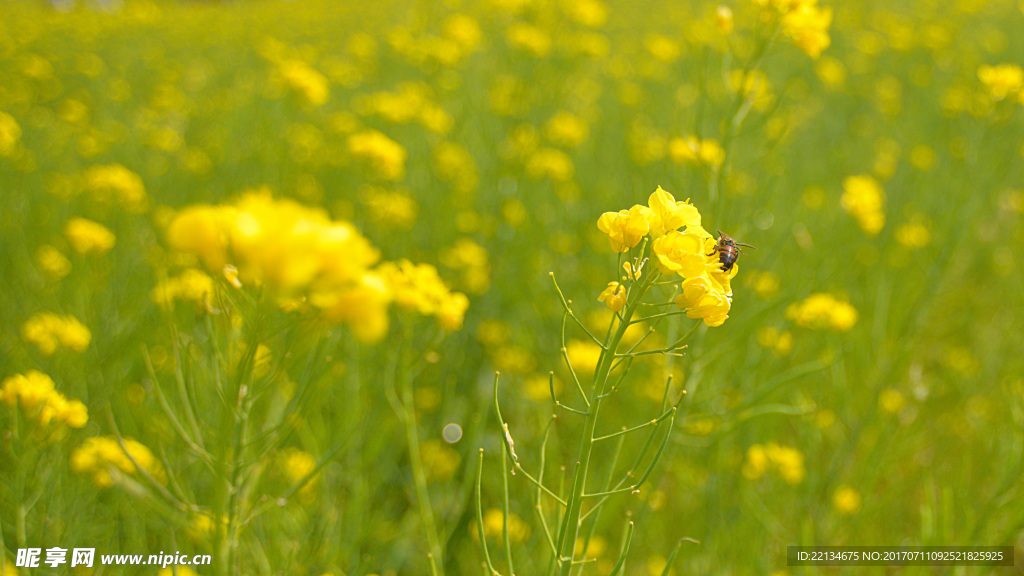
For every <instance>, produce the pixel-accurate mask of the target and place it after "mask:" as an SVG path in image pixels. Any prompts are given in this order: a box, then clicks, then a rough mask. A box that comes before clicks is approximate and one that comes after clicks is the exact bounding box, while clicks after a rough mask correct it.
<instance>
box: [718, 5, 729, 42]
mask: <svg viewBox="0 0 1024 576" xmlns="http://www.w3.org/2000/svg"><path fill="white" fill-rule="evenodd" d="M715 26H716V27H717V28H718V32H719V33H720V34H722V35H723V36H728V35H729V34H730V33H732V28H733V16H732V9H731V8H729V7H728V6H726V5H724V4H720V5H719V6H718V7H717V8H715Z"/></svg>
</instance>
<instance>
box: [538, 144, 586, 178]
mask: <svg viewBox="0 0 1024 576" xmlns="http://www.w3.org/2000/svg"><path fill="white" fill-rule="evenodd" d="M575 171H576V167H575V165H574V164H573V163H572V158H570V157H569V155H568V154H566V153H565V152H562V151H561V150H558V149H556V148H540V149H538V150H537V151H535V152H534V153H533V154H531V155H530V157H529V158H527V160H526V173H527V174H529V175H530V176H531V177H533V178H550V179H552V180H554V181H556V182H566V181H568V180H569V179H570V178H572V175H573V173H574V172H575Z"/></svg>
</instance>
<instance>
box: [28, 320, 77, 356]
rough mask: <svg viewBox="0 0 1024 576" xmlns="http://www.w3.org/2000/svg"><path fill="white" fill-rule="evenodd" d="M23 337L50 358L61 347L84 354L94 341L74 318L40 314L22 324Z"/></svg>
mask: <svg viewBox="0 0 1024 576" xmlns="http://www.w3.org/2000/svg"><path fill="white" fill-rule="evenodd" d="M21 337H22V338H23V339H24V340H25V341H26V342H28V343H30V344H32V345H34V346H35V347H36V348H38V349H39V351H40V352H41V353H42V354H43V356H50V355H52V354H53V353H54V352H56V351H57V348H59V347H64V348H67V349H69V350H71V351H72V352H84V351H85V350H86V348H88V347H89V342H90V341H91V340H92V333H90V332H89V329H88V328H87V327H86V326H85V324H82V323H81V322H79V321H78V319H77V318H75V317H74V316H61V315H58V314H53V313H51V312H40V313H38V314H35V315H34V316H32V317H31V318H29V319H28V320H26V321H25V323H24V324H22V326H21Z"/></svg>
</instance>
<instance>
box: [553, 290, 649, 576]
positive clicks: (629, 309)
mask: <svg viewBox="0 0 1024 576" xmlns="http://www.w3.org/2000/svg"><path fill="white" fill-rule="evenodd" d="M657 276H658V275H657V274H650V275H648V276H647V278H646V279H645V280H642V281H641V282H639V283H638V285H635V288H634V290H631V291H630V292H631V293H630V294H629V296H630V297H632V299H631V301H630V300H627V302H626V308H625V309H624V310H623V313H622V320H621V321H620V322H619V325H618V328H617V329H616V330H615V332H614V333H613V334H612V335H611V338H610V339H609V340H608V341H607V343H606V345H605V347H604V350H602V351H601V358H600V360H598V363H597V369H596V370H595V372H594V386H593V389H592V395H591V400H590V407H589V408H588V409H587V419H586V422H585V423H584V424H583V438H582V440H581V441H580V450H579V456H578V458H577V460H576V471H575V473H574V474H573V480H572V492H571V493H570V495H569V498H568V499H567V503H568V507H567V510H566V514H565V518H564V520H563V522H562V526H561V530H560V531H559V538H558V546H559V550H560V553H559V557H558V559H559V563H560V565H561V567H560V571H559V574H560V575H561V576H570V574H571V572H572V566H573V563H572V561H573V552H574V549H575V546H576V539H577V537H578V536H579V529H580V519H581V517H582V515H583V494H584V492H585V486H586V481H587V471H588V470H589V468H590V457H591V453H592V451H593V447H594V430H595V428H596V427H597V419H598V414H599V413H600V410H601V400H602V398H603V397H604V395H605V392H606V390H605V388H607V386H608V376H609V374H610V373H611V367H612V364H613V363H614V361H615V357H616V354H615V351H616V350H617V349H618V347H619V344H620V343H621V342H622V338H623V336H625V334H626V330H627V329H629V324H630V319H631V318H632V317H633V314H634V313H635V312H636V309H637V308H638V307H639V305H640V300H641V299H642V298H643V296H644V293H645V292H647V289H648V288H649V287H650V285H651V283H652V282H653V281H654V280H655V279H656V278H657Z"/></svg>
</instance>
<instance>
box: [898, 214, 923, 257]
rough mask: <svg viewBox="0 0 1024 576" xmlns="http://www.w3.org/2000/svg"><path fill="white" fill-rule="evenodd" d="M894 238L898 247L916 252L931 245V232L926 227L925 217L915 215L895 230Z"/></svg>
mask: <svg viewBox="0 0 1024 576" xmlns="http://www.w3.org/2000/svg"><path fill="white" fill-rule="evenodd" d="M895 238H896V242H898V243H899V244H900V246H903V247H904V248H910V249H912V250H916V249H918V248H924V247H925V246H927V245H928V244H930V243H931V241H932V232H931V230H930V229H929V227H928V224H927V221H926V219H925V217H924V216H923V215H921V214H917V215H914V216H912V217H911V218H910V220H909V221H907V222H905V223H903V224H900V226H899V227H898V228H896V233H895Z"/></svg>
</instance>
